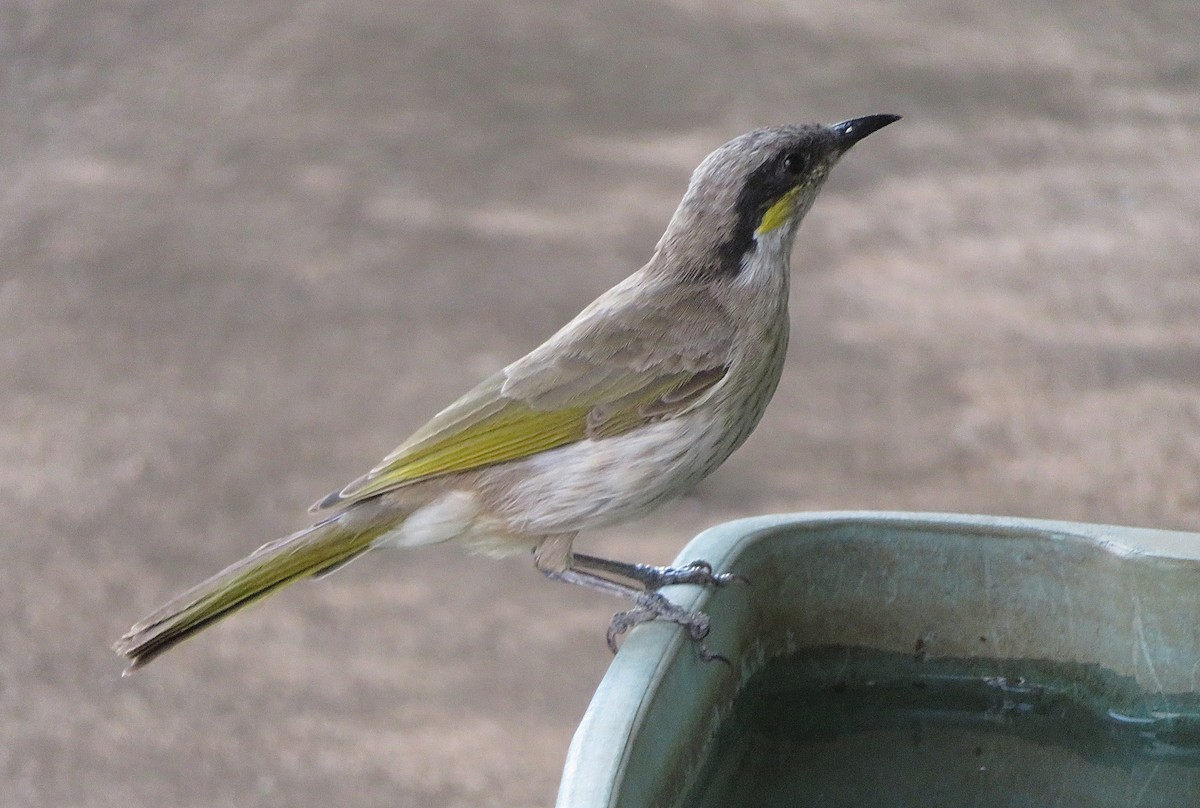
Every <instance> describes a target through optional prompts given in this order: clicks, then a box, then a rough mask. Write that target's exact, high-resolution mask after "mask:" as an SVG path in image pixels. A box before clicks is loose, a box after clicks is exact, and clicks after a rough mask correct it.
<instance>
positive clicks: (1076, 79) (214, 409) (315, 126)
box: [0, 0, 1200, 808]
mask: <svg viewBox="0 0 1200 808" xmlns="http://www.w3.org/2000/svg"><path fill="white" fill-rule="evenodd" d="M0 36H2V37H3V39H2V41H0V93H2V95H0V109H3V114H2V116H0V206H2V207H0V505H2V506H3V511H4V513H5V514H6V516H7V519H6V527H5V528H4V531H3V537H2V539H0V718H2V719H3V720H2V721H0V780H2V781H3V783H4V785H3V786H2V788H3V791H4V792H5V793H4V795H3V797H2V798H0V802H3V804H5V805H12V806H62V807H64V808H65V807H67V806H118V805H119V806H163V805H180V806H184V805H186V806H291V807H292V808H300V807H301V806H317V805H339V806H367V805H381V804H389V805H399V806H409V805H411V806H434V805H436V806H500V805H503V806H534V805H548V804H550V803H551V802H552V801H553V796H554V793H555V789H556V786H557V782H558V777H559V771H560V767H561V765H562V760H563V755H564V753H565V751H566V746H567V742H568V740H569V738H570V735H571V732H572V731H573V729H574V726H575V724H576V722H577V721H578V719H579V717H580V715H581V714H582V712H583V709H584V707H585V705H586V704H587V701H588V698H589V696H590V693H591V691H592V689H593V688H594V687H595V685H596V684H597V682H598V681H599V679H600V677H601V675H602V674H603V672H604V669H605V666H606V665H607V664H608V661H609V654H608V651H607V650H606V649H605V647H604V642H603V633H604V628H605V626H606V625H607V621H608V617H609V614H610V613H611V612H612V611H613V610H614V609H615V608H616V607H617V606H618V604H616V603H613V602H609V601H608V600H606V599H605V598H603V597H601V596H598V595H592V594H588V593H582V592H578V591H573V590H572V589H571V588H568V587H564V586H561V585H555V584H552V583H550V582H546V581H543V580H542V579H541V578H540V577H539V576H538V575H537V574H536V572H535V571H534V570H533V567H532V565H531V564H530V563H527V562H525V561H524V560H520V559H518V560H515V561H507V562H493V561H489V560H486V559H480V558H472V557H468V556H465V555H464V554H462V553H461V552H460V551H458V550H457V549H456V548H434V549H430V550H424V551H420V552H413V553H411V554H408V555H404V554H399V553H396V554H389V555H386V556H384V555H380V556H377V557H374V558H373V559H372V560H371V561H369V562H366V563H360V564H357V565H353V566H352V567H350V568H349V569H348V570H346V571H345V572H343V573H340V574H339V575H337V576H335V577H334V578H332V579H330V580H328V581H326V582H324V583H322V584H319V585H316V584H310V585H301V586H297V587H295V588H293V589H291V590H289V591H287V592H286V593H285V594H283V595H281V596H279V597H277V598H274V599H272V600H271V601H270V602H269V603H267V604H264V605H263V606H261V607H259V608H257V609H255V610H253V611H251V612H249V613H246V614H243V615H241V616H240V617H239V618H238V619H236V620H234V621H232V622H230V623H227V624H224V625H222V626H221V627H219V628H218V629H216V630H214V631H212V632H211V633H208V634H206V635H204V636H203V637H202V638H201V639H199V640H197V641H195V642H193V643H189V644H188V645H187V646H185V647H183V648H180V649H179V650H178V651H176V652H174V653H172V654H171V655H169V656H168V657H165V658H164V659H162V660H161V661H159V662H157V663H155V664H154V665H153V666H152V667H150V668H149V669H147V670H146V671H145V672H144V673H142V674H141V675H139V676H137V677H134V678H133V679H130V680H124V681H122V680H121V679H120V678H119V673H120V668H121V666H120V663H119V662H118V661H117V659H116V658H115V657H113V656H111V654H110V652H109V645H110V643H111V642H112V641H113V640H114V639H115V638H116V637H117V636H118V635H119V634H120V633H121V632H122V631H123V630H124V629H125V628H126V627H127V626H128V625H129V624H130V623H131V622H132V621H133V620H134V619H136V618H138V617H140V616H141V615H142V614H143V613H144V612H145V611H147V610H148V609H149V608H151V607H153V606H156V605H157V604H158V603H159V602H160V601H161V600H163V599H164V598H166V597H168V596H170V595H172V594H174V593H176V592H177V591H178V590H180V589H181V588H183V587H185V586H187V585H190V584H192V583H194V582H195V581H196V580H197V579H198V578H200V577H203V576H205V575H207V574H208V573H210V572H212V571H214V570H215V569H217V568H219V567H220V566H222V565H224V564H225V563H227V562H230V561H232V560H234V559H236V558H239V557H240V556H242V555H243V554H244V553H246V552H247V551H249V550H251V549H253V548H254V547H257V546H258V545H259V544H260V543H262V542H263V541H265V540H267V539H270V538H273V537H275V536H277V535H280V534H283V533H287V532H290V531H291V530H293V529H295V528H298V527H300V526H302V525H304V524H306V522H305V516H304V508H305V507H306V506H307V505H308V504H309V503H310V502H311V501H313V500H314V499H315V498H316V497H318V496H320V495H322V494H324V493H326V492H327V491H328V490H330V489H331V488H333V487H335V486H338V485H340V484H341V483H343V482H345V481H346V480H348V479H350V478H351V477H353V476H355V475H356V474H358V473H359V472H361V471H362V470H364V469H365V468H366V467H367V466H368V465H370V464H372V463H374V462H375V461H376V460H377V459H378V458H379V457H380V456H381V455H382V454H383V453H385V452H387V451H388V450H390V449H391V448H392V447H393V446H394V445H395V444H396V443H398V442H399V441H400V439H402V438H403V437H405V435H406V434H407V433H408V431H409V430H410V429H412V428H414V427H416V426H418V425H419V424H420V423H421V422H422V421H423V419H424V418H425V417H427V416H429V415H431V414H432V413H433V412H434V411H436V410H437V409H439V408H440V407H441V406H442V405H443V404H445V403H447V402H448V401H449V400H450V399H451V398H452V397H453V396H455V395H457V394H458V393H460V392H462V391H463V390H465V389H466V388H467V387H468V386H469V385H471V384H473V383H474V382H475V381H476V380H478V379H479V378H480V377H481V376H482V375H484V374H485V373H488V372H490V371H492V370H494V369H495V368H497V367H499V366H500V365H502V364H503V363H505V362H507V361H509V360H511V359H513V358H516V357H517V356H519V355H521V354H522V353H524V352H525V351H526V350H528V349H529V348H531V347H533V346H534V345H536V344H537V343H538V342H539V341H541V339H543V338H544V337H545V336H547V335H548V334H549V333H550V332H552V331H553V330H554V329H555V328H557V327H558V326H559V325H560V324H561V323H562V322H564V321H565V320H566V319H568V318H569V317H570V316H572V315H573V314H574V313H575V312H576V311H577V310H578V309H579V308H580V307H582V306H583V305H584V304H585V303H587V302H588V301H589V300H590V299H591V298H592V297H593V296H594V295H596V294H597V293H599V292H600V291H602V290H603V289H605V288H607V287H608V286H609V285H611V284H612V283H614V282H615V281H616V280H618V279H619V278H621V277H623V276H624V275H625V274H627V273H628V272H629V271H631V270H633V269H635V268H636V267H637V266H639V265H640V264H641V262H642V261H644V260H645V258H646V257H648V255H649V254H650V251H651V248H652V247H653V245H654V242H655V240H656V239H657V237H658V235H659V233H660V232H661V230H662V228H663V226H664V225H665V223H666V221H667V219H668V217H669V216H670V214H671V211H672V210H673V207H674V205H675V203H676V201H677V200H678V197H679V195H680V194H681V192H682V190H683V187H684V184H685V182H686V180H687V177H688V175H689V173H690V171H691V169H692V167H693V166H694V165H695V164H696V163H697V162H698V161H699V160H700V158H701V157H703V156H704V154H705V153H707V152H708V151H709V150H710V149H711V148H713V147H715V146H717V145H719V144H720V143H722V142H723V141H725V140H726V139H728V138H729V137H732V136H733V135H735V134H737V133H739V132H741V131H743V130H746V129H749V128H753V127H755V126H759V125H764V124H768V123H777V122H781V121H789V120H823V121H834V120H840V119H842V118H847V117H852V116H856V115H861V114H866V113H874V112H897V113H901V114H903V115H904V116H905V119H904V121H903V122H902V123H900V124H897V125H896V126H893V127H891V128H889V129H887V130H886V131H884V132H882V133H880V134H879V135H877V136H876V137H872V138H871V139H869V140H868V141H866V142H864V143H863V144H862V145H861V146H859V147H858V148H857V149H855V150H854V152H853V153H852V154H851V155H850V157H849V159H847V160H846V161H845V162H844V163H843V164H842V165H841V166H839V168H838V169H837V171H836V172H835V173H834V176H833V179H832V180H831V182H830V183H829V185H828V186H827V190H826V191H825V192H824V195H823V196H822V198H821V199H820V200H819V201H818V203H817V205H816V207H815V209H814V210H813V212H812V214H811V215H810V216H809V218H808V220H807V222H806V223H805V225H804V227H803V228H802V230H801V233H800V237H799V240H798V243H797V248H796V251H795V261H794V264H795V277H794V283H793V304H792V315H793V322H794V326H793V334H794V339H793V343H792V346H791V354H790V359H789V366H788V368H787V371H786V373H785V376H784V380H783V383H782V385H781V387H780V390H779V393H778V395H777V396H776V399H775V402H774V404H773V406H772V408H771V409H770V410H769V411H768V414H767V417H766V419H765V421H764V423H763V424H762V425H761V426H760V427H759V430H758V432H757V433H756V434H755V436H754V437H753V438H752V439H751V440H750V441H749V443H748V444H747V445H746V446H745V448H744V449H743V450H742V451H741V452H740V453H739V454H738V455H736V456H735V457H734V458H733V459H732V460H731V461H730V462H729V463H728V464H726V466H725V467H724V468H723V469H722V470H721V471H720V472H718V473H717V474H716V475H714V476H713V477H712V478H711V479H709V480H708V481H707V482H705V483H704V484H703V485H702V486H701V487H700V488H699V489H698V490H697V491H696V492H695V494H694V495H693V496H691V497H689V498H687V499H685V500H683V501H682V502H680V503H679V505H677V506H675V507H673V508H670V509H668V510H666V511H664V512H662V513H660V514H659V515H658V516H656V517H654V518H652V519H650V520H647V521H645V522H642V523H639V524H636V525H633V526H628V527H625V528H621V529H619V530H612V531H609V532H607V533H604V534H598V535H594V536H587V537H584V539H583V540H582V541H581V543H580V546H581V547H583V548H586V549H588V550H590V551H595V552H600V553H608V554H610V555H613V556H616V557H621V558H627V559H637V560H643V561H652V562H658V563H662V562H666V561H669V560H670V559H671V558H672V557H673V556H674V555H675V553H676V552H677V551H678V550H679V548H680V547H682V545H683V544H684V542H685V541H686V540H687V539H688V538H690V537H691V536H692V535H693V534H694V533H696V532H697V531H699V530H700V529H702V528H704V527H706V526H708V525H711V524H713V523H716V522H718V521H722V520H726V519H730V518H734V517H739V516H747V515H752V514H759V513H765V512H773V511H794V510H807V509H840V508H900V509H913V510H957V511H978V512H986V513H999V514H1017V515H1025V516H1040V517H1059V518H1068V519H1083V520H1090V521H1108V522H1118V523H1126V524H1136V525H1145V526H1154V527H1170V528H1184V529H1193V530H1196V529H1200V489H1198V486H1200V483H1198V482H1197V481H1198V480H1200V328H1198V324H1197V315H1198V313H1200V276H1198V271H1197V260H1198V259H1197V251H1198V249H1200V224H1198V222H1200V193H1198V192H1197V188H1200V50H1198V49H1197V46H1196V43H1197V42H1198V41H1200V7H1198V6H1197V5H1196V3H1195V2H1194V0H1158V2H1140V0H1110V2H1101V3H1097V2H1093V1H1092V0H1071V1H1070V2H1063V3H1055V4H1045V3H1035V2H1030V0H997V2H992V3H986V4H971V5H964V4H962V3H957V2H952V0H905V1H904V2H884V1H883V0H866V2H858V3H845V2H840V0H836V1H835V0H810V1H809V2H791V3H783V2H777V3H733V2H728V3H723V2H708V0H677V1H676V2H645V1H644V0H615V2H613V1H612V0H603V2H602V1H601V0H592V2H585V3H573V4H568V3H554V2H539V1H538V0H511V2H506V3H500V4H498V3H493V2H482V1H480V0H437V2H432V1H429V2H413V1H411V0H410V1H407V2H397V3H390V2H378V0H375V1H371V0H357V1H355V0H350V1H349V2H332V1H331V0H318V1H316V2H280V1H279V0H262V1H261V2H256V3H251V4H244V3H233V2H223V1H220V0H219V1H218V2H214V3H205V4H197V3H187V2H167V1H165V0H156V2H121V3H79V2H68V1H67V0H62V1H61V2H51V1H50V0H45V1H43V2H38V1H36V0H29V1H28V2H10V3H6V4H4V5H3V7H2V8H0ZM1184 619H1187V618H1186V616H1184Z"/></svg>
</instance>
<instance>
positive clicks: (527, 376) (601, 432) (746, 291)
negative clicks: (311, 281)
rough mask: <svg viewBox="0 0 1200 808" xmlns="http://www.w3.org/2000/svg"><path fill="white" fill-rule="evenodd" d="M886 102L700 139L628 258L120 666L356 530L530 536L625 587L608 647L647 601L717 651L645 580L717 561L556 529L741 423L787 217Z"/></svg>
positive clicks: (348, 557)
mask: <svg viewBox="0 0 1200 808" xmlns="http://www.w3.org/2000/svg"><path fill="white" fill-rule="evenodd" d="M897 120H899V116H898V115H883V114H879V115H867V116H864V117H859V118H852V119H849V120H845V121H842V122H840V123H835V124H828V125H827V124H816V123H803V124H796V123H792V124H784V125H779V126H771V127H765V128H760V129H756V130H754V131H751V132H747V133H745V134H742V135H740V136H738V137H735V138H734V139H732V140H730V141H729V142H727V143H725V144H724V145H722V146H720V147H719V148H717V149H716V150H715V151H713V152H712V153H711V154H709V155H708V156H707V157H706V158H704V160H703V161H702V162H701V163H700V164H699V166H698V167H697V168H696V169H695V171H694V172H693V174H692V177H691V180H690V181H689V183H688V185H687V189H686V191H685V193H684V195H683V198H682V200H681V201H680V203H679V206H678V208H677V209H676V210H675V213H674V215H673V216H672V217H671V219H670V221H669V223H668V225H667V228H666V231H665V232H664V233H663V235H662V237H661V238H660V239H659V241H658V243H657V245H656V246H655V248H654V251H653V253H652V255H651V257H650V259H649V261H647V262H646V264H645V265H644V266H642V267H641V269H639V270H637V271H636V272H634V273H633V274H632V275H630V276H628V277H627V278H626V279H625V280H624V281H621V282H620V283H618V284H617V285H616V286H614V287H613V288H611V289H609V290H608V291H607V292H605V293H604V294H602V295H600V297H598V298H597V299H596V300H594V301H593V302H592V303H591V304H589V305H588V306H587V307H585V308H584V309H583V310H582V311H581V312H580V313H579V314H578V315H577V316H576V317H575V318H574V319H572V320H571V321H570V322H568V323H567V324H566V325H565V326H563V327H562V328H561V329H560V330H559V331H558V332H556V333H555V334H553V335H552V336H551V337H550V338H549V339H547V340H546V341H545V342H544V343H542V344H541V345H539V346H538V347H537V348H534V349H533V350H532V351H530V352H529V353H528V354H526V355H525V356H523V357H521V358H520V359H517V360H516V361H515V362H512V363H511V364H509V365H508V366H506V367H504V368H503V369H502V370H500V371H498V372H497V373H495V374H493V375H492V376H490V377H488V378H487V379H485V380H484V381H483V382H481V383H480V384H478V385H477V386H476V387H474V388H473V389H471V390H470V391H469V392H467V393H466V394H465V395H463V396H462V397H460V398H459V399H458V400H456V401H454V402H453V403H452V404H450V405H449V406H448V407H446V408H445V409H443V410H442V411H441V412H439V413H437V414H436V415H434V416H433V418H432V419H430V420H429V421H428V422H427V423H426V424H425V425H424V426H422V427H421V428H419V429H418V430H417V431H416V432H414V433H412V435H411V436H410V437H409V438H408V439H407V440H405V441H404V442H403V443H401V444H400V446H399V447H397V448H396V449H395V450H394V451H392V452H391V453H390V454H388V455H387V456H386V457H384V458H383V460H382V461H381V462H379V463H378V464H377V465H376V466H375V467H374V468H372V469H371V470H370V471H368V472H367V473H366V474H363V475H362V476H360V477H358V478H357V479H355V480H353V481H352V482H350V483H349V484H348V485H345V486H344V487H342V488H340V489H339V490H337V491H335V492H333V493H331V494H329V495H328V496H326V497H324V498H323V499H321V500H319V501H318V502H317V503H316V504H315V505H313V506H312V508H311V509H310V511H311V512H312V513H314V514H318V515H319V517H317V518H315V521H314V522H313V524H311V526H310V527H307V528H305V529H303V530H300V531H299V532H297V533H293V534H292V535H289V536H286V537H284V538H281V539H277V540H275V541H272V542H270V543H268V544H265V545H263V546H262V547H260V548H259V549H258V550H256V551H255V552H253V553H251V554H250V555H249V556H247V557H246V558H244V559H242V560H241V561H238V562H236V563H234V564H232V565H230V566H229V567H227V568H226V569H224V570H222V571H220V572H218V573H217V574H215V575H213V576H212V577H210V578H208V579H207V580H205V581H203V582H202V583H200V584H198V585H196V586H194V587H192V588H191V589H189V590H187V591H186V592H184V593H182V594H180V595H179V596H177V597H176V598H174V599H172V600H171V601H170V602H168V603H167V604H165V605H164V606H162V607H161V608H159V609H158V610H156V611H154V612H153V613H152V614H150V615H149V616H147V617H146V618H145V619H143V620H141V621H140V622H138V623H137V624H136V625H134V626H133V627H132V628H131V629H130V630H129V632H128V633H126V634H125V635H124V636H123V637H122V638H121V639H120V640H119V641H118V642H117V643H116V644H115V646H114V650H115V651H116V652H117V653H118V654H119V655H120V656H122V657H124V658H125V659H126V661H127V668H126V670H125V673H126V674H128V673H130V672H132V671H134V670H136V669H138V668H140V667H142V666H143V665H145V664H146V663H148V662H149V661H151V660H152V659H154V658H156V657H157V656H159V655H160V654H162V653H163V652H164V651H166V650H168V649H170V648H172V647H174V646H175V645H177V644H178V643H180V642H182V641H183V640H185V639H187V638H189V637H191V636H192V635H194V634H196V633H197V632H199V631H201V630H202V629H205V628H207V627H209V626H211V625H212V624H214V623H216V622H217V621H219V620H221V619H223V618H225V617H227V616H229V615H231V614H233V613H234V612H237V611H239V610H241V609H242V608H244V607H246V606H248V605H250V604H252V603H254V602H256V601H258V600H259V599H261V598H263V597H265V596H266V595H268V594H270V593H272V592H275V591H277V590H279V589H281V588H283V587H285V586H287V585H289V584H291V583H293V582H295V581H298V580H301V579H305V578H320V577H323V576H325V575H327V574H329V573H330V572H333V571H334V570H336V569H339V568H340V567H342V566H344V565H345V564H347V563H349V562H350V561H353V560H354V559H356V558H359V557H361V556H362V555H364V554H365V553H368V552H370V551H373V550H375V549H379V548H392V547H395V548H408V547H417V546H422V545H430V544H438V543H442V542H449V541H456V542H460V543H462V544H465V545H467V546H468V547H469V548H470V549H472V550H474V551H477V552H482V553H485V554H488V555H492V556H507V555H512V554H516V553H528V552H532V554H533V558H534V563H535V565H536V567H537V569H538V570H540V571H541V572H542V573H543V574H544V575H546V576H547V577H548V578H551V579H555V580H559V581H563V582H566V583H570V584H577V585H580V586H583V587H587V588H590V589H593V590H598V591H601V592H606V593H609V594H611V595H615V596H618V597H621V598H625V599H626V600H627V601H629V602H630V608H628V609H627V610H625V611H622V612H618V613H617V614H616V615H614V616H613V618H612V621H611V622H610V624H609V628H608V632H607V642H608V645H609V647H610V648H612V650H613V651H614V652H615V651H616V650H617V640H618V638H619V637H620V636H621V635H622V634H624V632H626V631H627V630H629V629H630V628H632V627H633V626H635V625H638V624H639V623H643V622H647V621H650V620H665V621H667V622H670V623H674V624H677V625H679V626H680V627H682V629H683V630H685V631H686V632H687V635H688V636H689V637H690V638H691V639H692V640H693V641H694V642H695V643H696V645H697V647H698V648H699V649H700V651H701V654H702V656H703V657H704V658H706V659H714V658H718V657H719V655H717V654H715V653H713V652H711V651H708V649H707V648H706V647H705V646H704V645H703V640H704V638H705V637H706V636H707V635H708V633H709V631H710V628H711V626H710V620H709V618H708V616H707V615H706V614H704V613H703V612H699V611H688V610H685V609H683V608H681V607H679V606H677V605H675V604H674V603H672V602H671V601H670V600H668V599H667V598H666V597H665V596H664V595H662V594H661V593H660V591H659V590H660V589H662V588H663V587H664V586H667V585H669V584H697V585H701V586H712V587H716V586H723V585H726V584H729V583H732V582H734V581H735V580H736V578H735V576H733V575H730V574H728V573H717V572H714V570H713V568H712V567H711V566H710V565H709V564H707V563H706V562H703V561H698V562H694V563H692V564H690V565H687V566H681V567H657V566H652V565H648V564H638V563H630V562H622V561H614V560H609V559H605V558H598V557H595V556H590V555H585V554H583V553H578V552H575V551H574V550H573V549H572V542H573V541H574V539H575V537H576V535H577V534H579V533H580V532H583V531H588V530H593V529H596V528H601V527H606V526H610V525H615V524H619V523H623V522H627V521H630V520H633V519H636V518H639V517H641V516H644V515H646V514H647V513H648V512H650V511H651V510H653V509H655V508H656V507H658V506H659V505H661V504H662V503H664V502H665V501H667V500H670V499H672V498H674V497H677V496H679V495H680V494H683V493H685V492H687V491H688V490H689V489H691V488H692V487H693V486H694V485H695V484H696V483H698V482H699V481H700V480H701V479H703V478H704V477H706V476H707V475H708V474H709V473H711V472H712V471H713V470H714V469H716V468H717V467H718V466H719V465H721V463H723V462H724V461H725V459H726V458H727V457H729V455H730V454H731V453H732V452H733V451H734V450H735V449H737V448H738V447H739V446H740V445H741V444H742V443H743V442H744V441H745V440H746V438H747V437H748V436H749V435H750V433H751V431H752V430H753V429H754V428H755V427H756V426H757V424H758V422H759V420H760V419H761V417H762V415H763V412H764V410H765V409H766V407H767V403H768V402H769V401H770V399H771V397H772V396H773V395H774V392H775V389H776V386H777V385H778V383H779V380H780V376H781V374H782V370H783V365H784V356H785V353H786V350H787V344H788V331H789V325H790V322H789V314H788V291H789V284H790V271H791V253H792V245H793V242H794V240H795V235H796V231H797V228H798V227H799V225H800V221H801V219H803V218H804V216H805V214H806V213H807V212H808V210H809V208H810V207H811V206H812V204H813V201H814V200H815V199H816V197H817V194H818V192H819V191H820V190H821V188H822V186H823V185H824V183H825V181H826V178H827V177H828V176H829V172H830V169H831V168H832V167H833V166H834V164H835V163H837V162H838V160H839V159H840V158H841V157H842V155H844V154H845V153H846V151H847V150H848V149H850V147H851V146H853V145H854V144H856V143H858V142H859V141H860V140H862V139H863V138H865V137H866V136H868V135H870V134H872V133H873V132H876V131H878V130H879V129H882V128H883V127H885V126H887V125H889V124H891V123H894V122H895V121H897Z"/></svg>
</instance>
